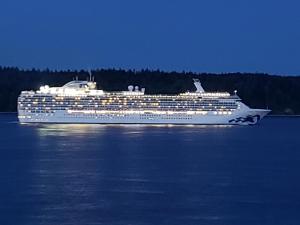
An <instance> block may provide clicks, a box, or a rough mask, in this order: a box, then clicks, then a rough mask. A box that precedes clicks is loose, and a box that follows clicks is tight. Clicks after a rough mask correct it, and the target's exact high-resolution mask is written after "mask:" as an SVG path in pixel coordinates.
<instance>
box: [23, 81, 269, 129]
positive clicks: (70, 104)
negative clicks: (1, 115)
mask: <svg viewBox="0 0 300 225" xmlns="http://www.w3.org/2000/svg"><path fill="white" fill-rule="evenodd" d="M194 84H195V86H196V88H197V91H196V92H192V93H190V92H185V93H181V94H178V95H161V94H157V95H149V94H148V95H146V94H145V89H144V88H142V89H141V90H139V88H138V87H137V86H136V87H133V86H129V87H128V91H122V92H104V91H103V90H97V89H96V83H95V82H92V81H78V80H75V81H71V82H69V83H67V84H65V85H64V86H62V87H49V86H48V85H45V86H42V87H41V88H40V90H38V91H22V92H21V94H20V96H19V98H18V114H19V116H18V117H19V121H20V122H21V123H72V124H75V123H88V124H91V123H97V124H204V125H209V124H210V125H219V124H221V125H223V124H225V125H228V124H230V125H252V124H256V123H257V122H258V121H259V120H261V119H262V118H263V117H264V116H265V115H267V114H268V113H269V112H270V110H264V109H250V108H249V107H248V106H247V105H245V104H244V103H242V102H241V99H240V98H239V97H238V96H237V95H236V92H235V95H233V96H231V95H230V94H229V93H227V92H205V91H204V89H203V88H202V86H201V84H200V81H199V80H197V79H195V80H194Z"/></svg>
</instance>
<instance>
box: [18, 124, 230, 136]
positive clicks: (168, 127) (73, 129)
mask: <svg viewBox="0 0 300 225" xmlns="http://www.w3.org/2000/svg"><path fill="white" fill-rule="evenodd" d="M21 126H27V127H33V128H36V130H37V131H38V134H39V136H72V135H75V136H77V135H79V136H84V135H88V134H101V133H103V132H106V131H107V130H119V131H123V132H125V133H127V134H142V133H145V132H148V131H150V130H151V131H164V132H170V131H172V130H176V131H184V132H195V131H196V132H199V131H201V132H203V131H204V132H205V130H208V131H209V132H211V131H212V130H222V129H229V128H232V127H234V126H233V125H173V124H151V125H150V124H128V125H126V124H24V125H21Z"/></svg>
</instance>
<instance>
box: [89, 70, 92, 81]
mask: <svg viewBox="0 0 300 225" xmlns="http://www.w3.org/2000/svg"><path fill="white" fill-rule="evenodd" d="M89 75H90V81H92V71H91V70H89Z"/></svg>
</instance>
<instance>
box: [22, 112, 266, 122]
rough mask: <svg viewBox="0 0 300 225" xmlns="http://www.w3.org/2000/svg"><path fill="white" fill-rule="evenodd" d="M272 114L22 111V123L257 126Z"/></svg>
mask: <svg viewBox="0 0 300 225" xmlns="http://www.w3.org/2000/svg"><path fill="white" fill-rule="evenodd" d="M269 112H270V111H269V110H263V109H246V110H237V111H236V112H233V113H232V114H231V115H219V114H218V115H215V114H213V112H210V113H207V114H206V115H187V114H174V115H154V114H152V115H148V114H121V113H120V114H96V115H95V114H85V113H75V114H70V113H68V112H66V111H57V112H55V113H54V114H44V113H40V114H34V113H25V112H24V111H19V121H20V122H21V123H72V124H82V123H86V124H203V125H223V124H224V125H254V124H256V123H257V122H258V121H259V120H261V119H262V118H263V117H264V116H265V115H267V114H268V113H269Z"/></svg>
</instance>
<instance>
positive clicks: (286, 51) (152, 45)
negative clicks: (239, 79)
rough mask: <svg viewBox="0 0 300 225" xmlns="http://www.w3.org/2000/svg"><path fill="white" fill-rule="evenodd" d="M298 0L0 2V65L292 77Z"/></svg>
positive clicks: (299, 70)
mask: <svg viewBox="0 0 300 225" xmlns="http://www.w3.org/2000/svg"><path fill="white" fill-rule="evenodd" d="M299 12H300V1H299V0H249V1H248V0H69V1H67V0H0V65H2V66H19V67H21V68H32V67H37V68H50V69H81V68H83V69H87V68H113V67H114V68H124V69H142V68H149V69H161V70H166V71H172V70H176V71H182V70H185V71H194V72H218V73H222V72H238V71H239V72H266V73H272V74H289V75H296V74H297V75H300V13H299Z"/></svg>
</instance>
